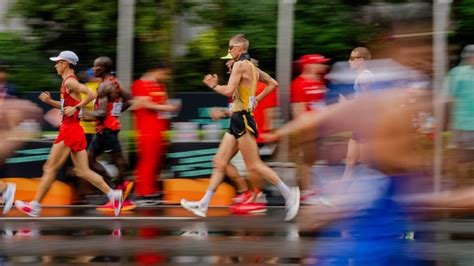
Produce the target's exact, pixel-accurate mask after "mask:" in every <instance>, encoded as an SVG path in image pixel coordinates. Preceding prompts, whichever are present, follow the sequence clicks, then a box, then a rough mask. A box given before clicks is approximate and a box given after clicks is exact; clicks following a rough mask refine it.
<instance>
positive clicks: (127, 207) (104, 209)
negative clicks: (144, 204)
mask: <svg viewBox="0 0 474 266" xmlns="http://www.w3.org/2000/svg"><path fill="white" fill-rule="evenodd" d="M135 208H137V206H136V205H133V206H126V207H123V206H122V209H121V210H122V211H131V210H134V209H135ZM95 209H96V210H98V211H101V212H114V211H115V209H114V208H102V207H97V208H95Z"/></svg>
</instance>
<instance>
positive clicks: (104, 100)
mask: <svg viewBox="0 0 474 266" xmlns="http://www.w3.org/2000/svg"><path fill="white" fill-rule="evenodd" d="M112 89H113V86H112V85H111V84H104V85H101V86H99V88H98V89H97V99H96V101H98V108H94V110H93V111H84V112H83V113H82V120H84V121H94V120H103V119H104V118H105V116H106V115H107V107H108V105H109V97H108V96H109V93H110V92H111V91H112Z"/></svg>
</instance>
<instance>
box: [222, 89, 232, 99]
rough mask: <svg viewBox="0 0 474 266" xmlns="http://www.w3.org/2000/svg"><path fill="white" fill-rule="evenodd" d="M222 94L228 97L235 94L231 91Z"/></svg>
mask: <svg viewBox="0 0 474 266" xmlns="http://www.w3.org/2000/svg"><path fill="white" fill-rule="evenodd" d="M222 94H223V95H224V96H226V97H232V94H233V92H232V91H230V90H226V91H224V92H223V93H222Z"/></svg>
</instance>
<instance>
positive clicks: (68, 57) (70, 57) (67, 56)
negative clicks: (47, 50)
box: [49, 51, 79, 65]
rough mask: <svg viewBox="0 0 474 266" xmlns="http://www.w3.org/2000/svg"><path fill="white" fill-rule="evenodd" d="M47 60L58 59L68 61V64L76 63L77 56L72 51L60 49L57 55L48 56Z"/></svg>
mask: <svg viewBox="0 0 474 266" xmlns="http://www.w3.org/2000/svg"><path fill="white" fill-rule="evenodd" d="M49 60H51V61H54V62H56V61H59V60H65V61H67V62H69V63H70V64H73V65H76V64H77V62H78V61H79V57H77V55H76V54H75V53H74V52H72V51H62V52H61V53H59V55H58V56H56V57H50V58H49Z"/></svg>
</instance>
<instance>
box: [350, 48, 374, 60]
mask: <svg viewBox="0 0 474 266" xmlns="http://www.w3.org/2000/svg"><path fill="white" fill-rule="evenodd" d="M352 52H356V53H358V54H359V55H360V56H362V57H363V58H364V59H365V60H370V59H371V58H372V55H371V54H370V50H369V49H367V48H365V47H357V48H354V50H352Z"/></svg>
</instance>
